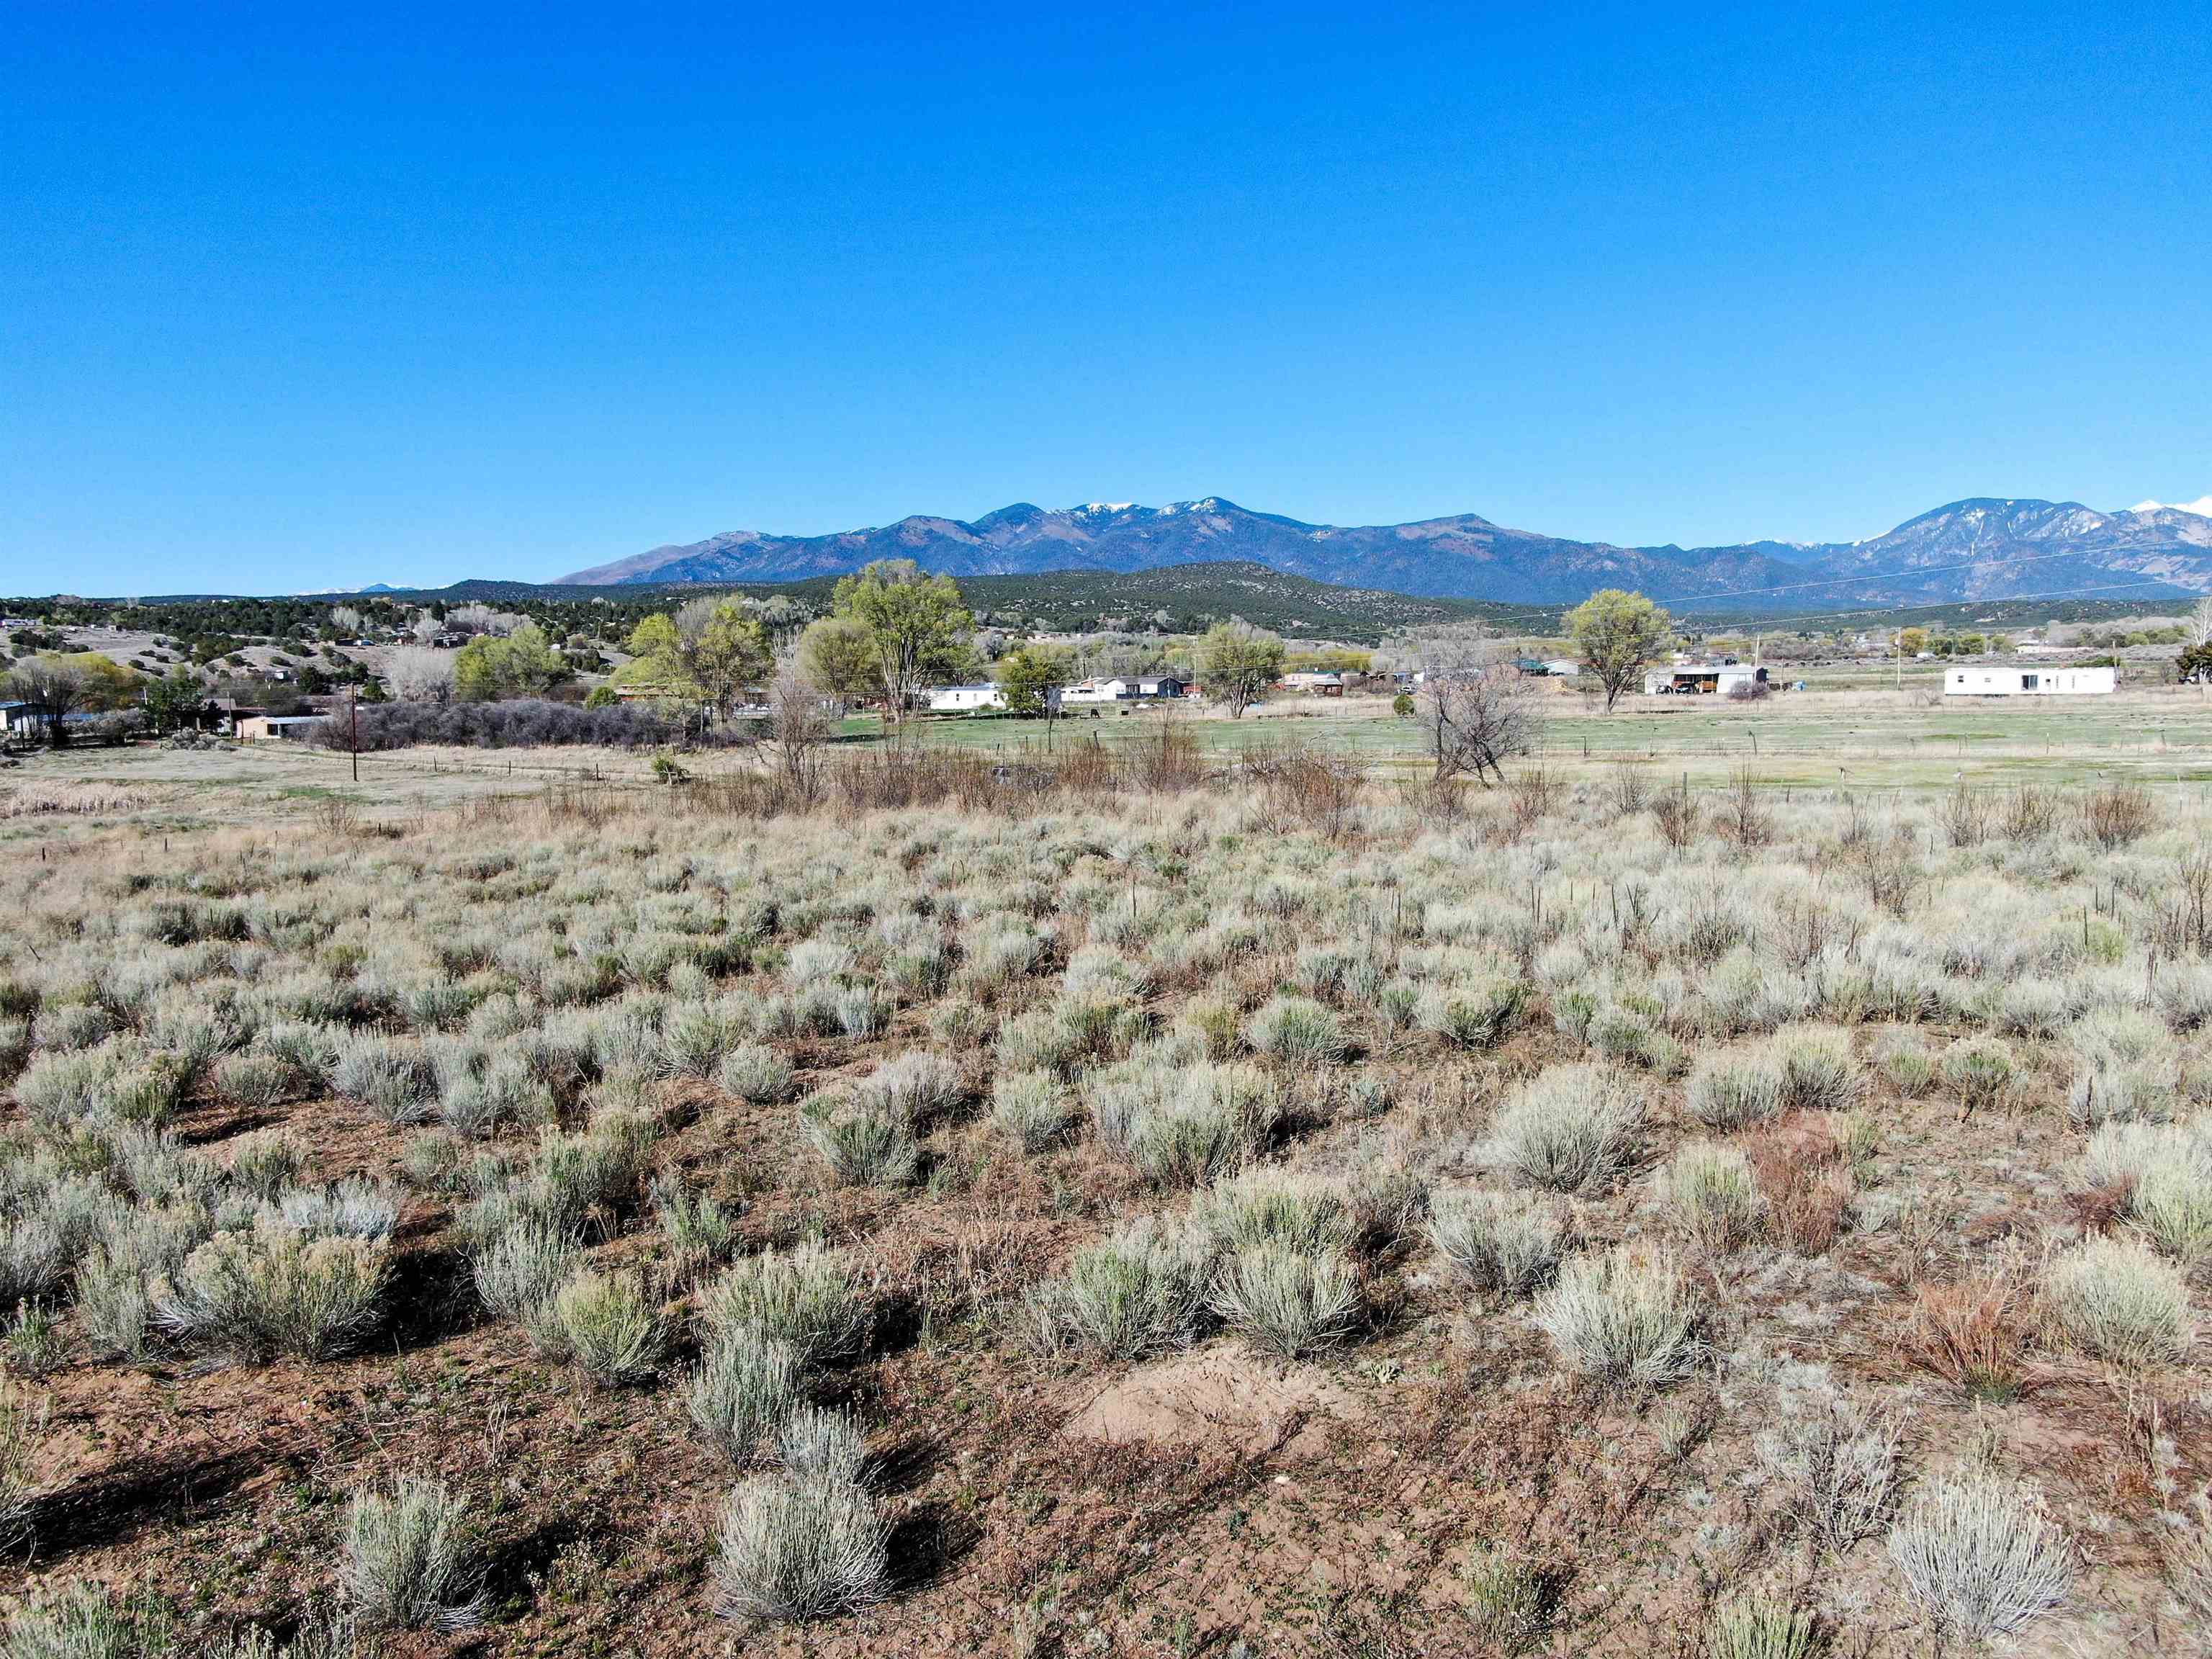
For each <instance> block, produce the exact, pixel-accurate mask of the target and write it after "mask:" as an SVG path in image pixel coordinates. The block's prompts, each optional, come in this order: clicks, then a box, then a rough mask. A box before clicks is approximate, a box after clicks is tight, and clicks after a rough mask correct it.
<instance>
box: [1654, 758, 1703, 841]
mask: <svg viewBox="0 0 2212 1659" xmlns="http://www.w3.org/2000/svg"><path fill="white" fill-rule="evenodd" d="M1651 817H1652V818H1653V819H1654V821H1656V823H1657V824H1658V825H1659V834H1660V836H1661V837H1662V839H1663V840H1664V841H1665V842H1666V843H1667V845H1668V846H1669V847H1671V848H1674V850H1675V851H1676V852H1678V853H1680V852H1685V851H1686V850H1687V849H1688V848H1689V846H1690V843H1691V842H1694V841H1695V840H1697V838H1698V802H1697V797H1696V796H1694V795H1692V793H1690V776H1689V774H1688V773H1684V774H1683V775H1681V777H1680V778H1679V779H1678V780H1677V781H1674V782H1673V783H1671V784H1669V785H1668V786H1667V787H1666V788H1664V789H1662V790H1661V791H1660V792H1659V793H1657V794H1656V795H1655V796H1653V797H1652V799H1651Z"/></svg>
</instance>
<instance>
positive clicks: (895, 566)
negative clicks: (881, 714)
mask: <svg viewBox="0 0 2212 1659" xmlns="http://www.w3.org/2000/svg"><path fill="white" fill-rule="evenodd" d="M831 604H832V606H833V609H834V610H835V611H836V615H838V616H839V617H842V618H843V619H844V620H846V621H847V622H849V623H856V624H857V625H859V626H860V628H862V629H866V632H867V635H868V643H869V646H870V647H871V648H872V652H873V653H874V657H875V665H876V681H877V684H878V686H879V687H880V688H881V689H882V691H883V694H884V707H885V708H886V710H887V711H888V714H889V716H890V718H891V719H893V720H904V719H905V718H906V706H907V703H908V700H909V699H910V698H911V697H912V696H913V695H914V693H915V690H916V689H917V688H919V687H921V686H922V685H924V684H927V683H928V682H929V681H931V680H933V679H954V678H958V677H959V676H960V674H961V673H962V672H963V671H964V670H965V669H966V667H967V665H968V662H967V659H968V649H967V635H968V633H969V629H971V628H972V627H973V626H974V625H975V618H974V617H971V616H969V612H968V607H967V605H966V604H965V603H964V602H963V600H962V599H961V597H960V589H959V586H957V584H956V583H955V582H954V581H953V580H952V578H951V577H950V576H925V575H924V574H922V573H921V567H920V566H919V565H917V564H915V562H914V561H913V560H912V559H878V560H877V561H876V562H874V563H873V564H871V565H869V566H867V567H866V568H864V569H862V570H861V571H860V573H859V574H856V575H851V576H847V577H845V578H844V579H843V580H841V581H840V582H839V583H838V584H837V588H836V594H835V596H834V598H833V599H832V601H831Z"/></svg>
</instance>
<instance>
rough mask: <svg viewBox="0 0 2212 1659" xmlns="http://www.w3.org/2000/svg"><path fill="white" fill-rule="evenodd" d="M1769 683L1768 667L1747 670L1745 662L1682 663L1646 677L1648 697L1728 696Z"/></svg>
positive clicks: (1658, 670) (1645, 694)
mask: <svg viewBox="0 0 2212 1659" xmlns="http://www.w3.org/2000/svg"><path fill="white" fill-rule="evenodd" d="M1765 681H1766V671H1765V669H1764V668H1747V667H1745V666H1744V665H1741V663H1678V664H1676V665H1674V667H1672V668H1655V669H1653V670H1652V671H1650V673H1648V674H1646V675H1645V676H1644V696H1658V697H1665V696H1680V697H1696V696H1708V697H1710V696H1723V697H1724V696H1727V695H1728V694H1729V692H1731V691H1733V690H1735V689H1736V687H1738V686H1739V685H1759V684H1765Z"/></svg>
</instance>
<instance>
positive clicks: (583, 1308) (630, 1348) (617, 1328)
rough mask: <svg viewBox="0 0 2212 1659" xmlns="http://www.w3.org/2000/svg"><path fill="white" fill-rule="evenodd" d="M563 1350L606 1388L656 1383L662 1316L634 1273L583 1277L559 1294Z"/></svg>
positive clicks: (556, 1312)
mask: <svg viewBox="0 0 2212 1659" xmlns="http://www.w3.org/2000/svg"><path fill="white" fill-rule="evenodd" d="M551 1313H552V1317H553V1320H554V1322H556V1324H557V1325H558V1326H559V1328H560V1332H561V1339H562V1346H563V1347H564V1348H565V1349H566V1350H567V1352H568V1354H569V1356H570V1357H571V1358H574V1360H575V1362H576V1364H579V1365H580V1366H581V1367H582V1368H583V1370H584V1374H585V1375H586V1376H589V1377H590V1378H591V1379H592V1382H594V1383H599V1385H600V1386H601V1387H603V1388H618V1387H622V1386H624V1385H626V1384H630V1383H645V1382H648V1381H650V1380H651V1379H652V1377H653V1374H654V1373H655V1372H656V1371H657V1370H659V1364H660V1356H661V1351H662V1347H663V1338H662V1332H661V1327H660V1316H659V1313H658V1312H657V1311H655V1310H654V1308H653V1304H652V1303H651V1302H650V1301H648V1300H647V1297H646V1294H645V1290H644V1287H643V1286H642V1285H641V1284H640V1283H639V1282H638V1279H637V1277H636V1275H635V1274H634V1273H588V1272H587V1273H577V1274H575V1275H574V1277H572V1278H571V1279H569V1280H568V1283H566V1284H565V1285H562V1286H561V1288H560V1289H559V1290H558V1291H555V1292H554V1296H553V1304H552V1310H551Z"/></svg>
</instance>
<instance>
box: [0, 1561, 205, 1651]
mask: <svg viewBox="0 0 2212 1659" xmlns="http://www.w3.org/2000/svg"><path fill="white" fill-rule="evenodd" d="M174 1629H175V1621H174V1619H173V1615H172V1614H171V1613H170V1611H169V1609H168V1607H167V1606H166V1605H165V1604H163V1603H162V1602H161V1601H157V1600H155V1599H154V1598H152V1597H143V1598H137V1599H133V1600H128V1601H120V1600H118V1599H117V1598H116V1597H115V1596H114V1595H112V1594H111V1593H110V1592H109V1591H108V1589H106V1587H105V1586H103V1585H99V1584H89V1583H84V1582H83V1581H82V1580H79V1581H78V1582H76V1583H71V1584H70V1585H68V1586H66V1587H65V1588H64V1589H60V1590H58V1591H52V1590H41V1591H40V1592H38V1593H36V1594H34V1595H33V1596H32V1597H31V1599H30V1601H29V1602H28V1603H27V1605H26V1606H25V1607H23V1608H22V1610H21V1612H19V1613H16V1614H15V1617H14V1618H12V1619H10V1620H9V1622H8V1634H7V1638H6V1646H5V1648H4V1651H5V1653H6V1654H7V1659H152V1656H156V1655H161V1654H166V1653H167V1652H169V1651H170V1650H171V1642H172V1638H173V1634H174Z"/></svg>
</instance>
